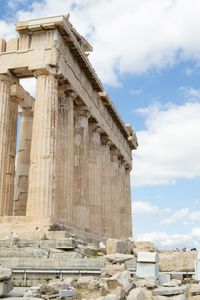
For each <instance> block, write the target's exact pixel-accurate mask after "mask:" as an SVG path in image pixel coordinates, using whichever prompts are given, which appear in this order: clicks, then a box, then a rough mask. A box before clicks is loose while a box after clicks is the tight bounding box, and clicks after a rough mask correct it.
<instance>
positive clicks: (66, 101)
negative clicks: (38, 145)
mask: <svg viewBox="0 0 200 300" xmlns="http://www.w3.org/2000/svg"><path fill="white" fill-rule="evenodd" d="M75 98H76V94H75V93H74V92H72V91H70V90H66V87H65V86H63V87H62V86H61V87H59V97H58V141H57V166H58V167H57V180H56V181H57V196H56V199H59V201H58V203H57V206H56V210H57V215H58V217H59V220H60V222H61V223H62V224H65V225H69V226H71V225H72V223H73V215H72V211H73V191H74V99H75Z"/></svg>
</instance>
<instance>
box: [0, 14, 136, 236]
mask: <svg viewBox="0 0 200 300" xmlns="http://www.w3.org/2000/svg"><path fill="white" fill-rule="evenodd" d="M16 30H17V32H18V33H19V37H18V38H13V39H11V40H9V41H7V42H6V41H5V40H3V39H0V216H1V217H0V235H2V234H3V233H4V234H6V233H10V232H11V231H15V232H18V233H20V234H21V233H22V232H24V233H25V232H32V233H33V234H34V232H42V230H45V229H48V228H49V226H51V228H53V227H55V228H58V226H63V227H62V228H64V227H66V228H72V229H77V230H81V231H83V232H88V233H91V234H94V235H95V234H97V235H99V236H105V237H108V236H109V237H117V238H122V237H123V238H124V237H128V236H131V228H132V224H131V194H130V171H131V168H132V150H133V149H136V148H137V138H136V135H135V133H134V131H133V129H132V128H131V126H130V125H125V124H124V123H123V122H122V120H121V119H120V117H119V115H118V113H117V111H116V109H115V107H114V106H113V104H112V102H111V101H110V99H109V97H108V96H107V94H106V93H105V92H104V89H103V87H102V84H101V82H100V80H99V78H98V77H97V75H96V73H95V71H94V69H93V68H92V66H91V64H90V62H89V60H88V58H87V56H88V53H89V52H91V51H92V47H91V45H90V44H89V43H88V42H87V41H86V40H85V39H84V38H83V37H82V36H80V35H79V34H78V32H77V31H76V30H75V29H74V28H73V26H72V25H71V23H70V22H69V16H58V17H51V18H46V19H39V20H31V21H27V22H19V23H17V24H16ZM29 77H35V78H36V97H35V98H36V99H33V98H32V97H31V96H30V95H29V94H28V93H27V92H26V91H25V90H24V89H23V87H22V86H20V84H19V79H22V78H29ZM18 114H20V116H21V123H20V130H19V140H18V152H17V155H16V143H17V120H18ZM15 157H16V159H15ZM56 226H57V227H56Z"/></svg>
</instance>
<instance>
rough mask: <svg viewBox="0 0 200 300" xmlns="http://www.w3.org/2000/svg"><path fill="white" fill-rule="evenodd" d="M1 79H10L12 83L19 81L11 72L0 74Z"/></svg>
mask: <svg viewBox="0 0 200 300" xmlns="http://www.w3.org/2000/svg"><path fill="white" fill-rule="evenodd" d="M0 80H1V81H8V82H9V83H10V84H13V83H15V82H18V79H17V78H15V77H14V76H13V75H12V74H11V73H7V74H0Z"/></svg>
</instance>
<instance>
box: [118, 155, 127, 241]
mask: <svg viewBox="0 0 200 300" xmlns="http://www.w3.org/2000/svg"><path fill="white" fill-rule="evenodd" d="M118 186H119V203H118V215H119V231H118V232H119V235H120V237H121V238H127V237H128V236H127V232H126V226H125V219H126V218H127V217H128V216H127V214H126V213H127V210H126V204H127V201H126V189H125V167H124V162H123V161H122V160H119V184H118Z"/></svg>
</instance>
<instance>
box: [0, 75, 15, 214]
mask: <svg viewBox="0 0 200 300" xmlns="http://www.w3.org/2000/svg"><path fill="white" fill-rule="evenodd" d="M11 83H12V80H11V78H10V77H9V76H7V75H0V215H1V216H3V215H6V214H7V212H6V206H7V203H6V201H7V198H6V196H5V185H6V174H7V163H8V159H9V151H8V149H9V145H10V138H11V137H10V115H11V114H10V112H11V111H12V103H11V100H10V88H11Z"/></svg>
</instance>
